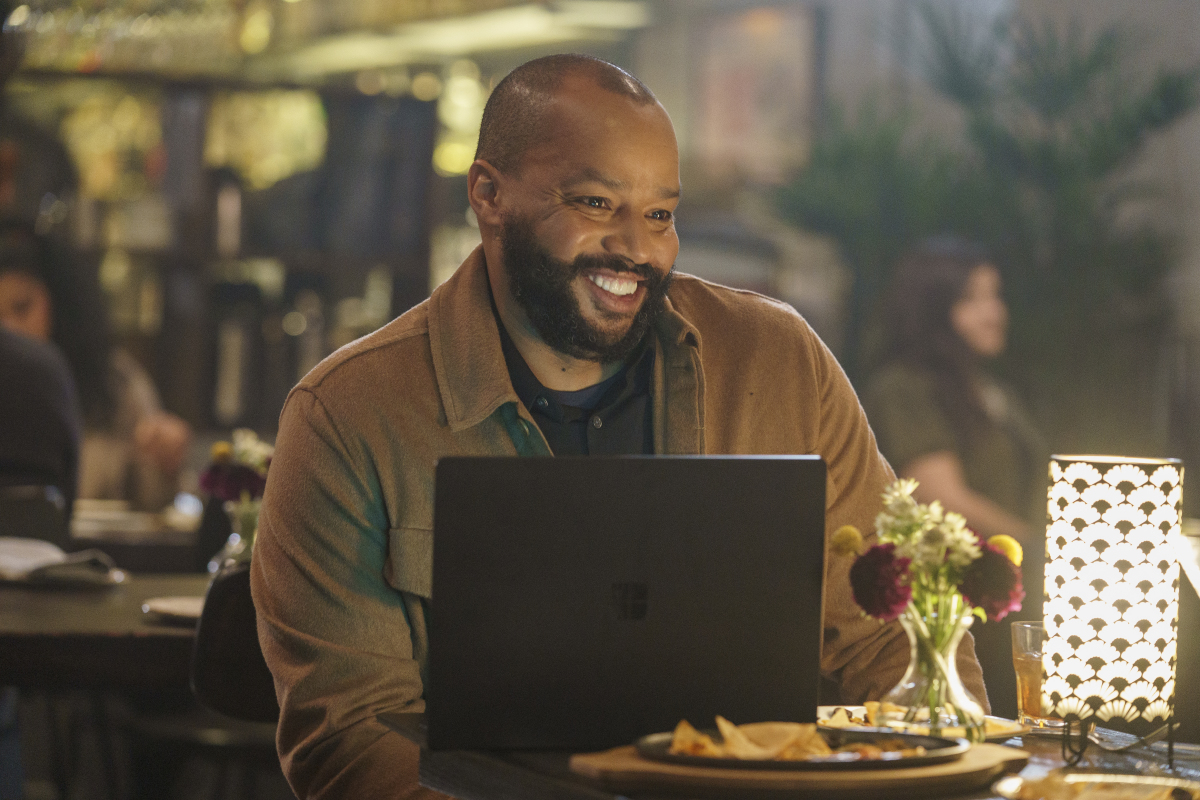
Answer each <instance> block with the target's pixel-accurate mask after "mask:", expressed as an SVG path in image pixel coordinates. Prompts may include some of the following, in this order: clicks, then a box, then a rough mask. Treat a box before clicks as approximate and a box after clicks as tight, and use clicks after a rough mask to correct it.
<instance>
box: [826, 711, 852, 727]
mask: <svg viewBox="0 0 1200 800" xmlns="http://www.w3.org/2000/svg"><path fill="white" fill-rule="evenodd" d="M821 724H822V725H824V726H825V727H827V728H849V727H851V726H853V725H856V724H857V723H856V722H855V721H854V720H852V719H850V712H849V711H847V710H846V709H844V708H835V709H834V710H833V713H832V714H831V715H830V716H829V719H826V720H824V721H822V723H821Z"/></svg>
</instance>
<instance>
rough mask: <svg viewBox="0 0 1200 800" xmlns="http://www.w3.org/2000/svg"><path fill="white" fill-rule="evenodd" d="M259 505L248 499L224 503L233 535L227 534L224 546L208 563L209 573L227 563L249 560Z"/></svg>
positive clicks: (252, 547) (256, 525)
mask: <svg viewBox="0 0 1200 800" xmlns="http://www.w3.org/2000/svg"><path fill="white" fill-rule="evenodd" d="M261 505H262V501H261V500H250V499H248V498H243V499H241V500H228V501H226V502H225V513H226V514H228V515H229V523H230V527H232V528H233V533H231V534H229V538H228V539H226V540H225V544H224V546H223V547H222V548H221V549H220V550H219V551H218V552H217V554H216V555H215V556H213V557H212V559H211V560H210V561H209V562H208V571H209V572H210V573H216V572H218V571H219V570H220V569H221V567H224V566H225V565H226V564H229V563H235V564H236V563H240V562H244V561H249V560H250V554H251V552H252V551H253V549H254V534H255V533H256V532H257V531H258V510H259V507H260V506H261Z"/></svg>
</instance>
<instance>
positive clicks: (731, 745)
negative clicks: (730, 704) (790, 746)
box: [717, 716, 787, 759]
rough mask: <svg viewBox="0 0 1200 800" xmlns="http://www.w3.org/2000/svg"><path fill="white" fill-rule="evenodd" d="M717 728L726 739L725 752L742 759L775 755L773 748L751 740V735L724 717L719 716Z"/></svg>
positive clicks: (765, 757) (772, 756) (764, 757)
mask: <svg viewBox="0 0 1200 800" xmlns="http://www.w3.org/2000/svg"><path fill="white" fill-rule="evenodd" d="M717 730H719V731H720V732H721V737H722V738H723V739H724V740H725V753H726V754H727V755H730V756H733V757H734V758H742V759H767V758H774V757H775V753H774V752H773V751H772V750H771V749H769V748H766V747H763V746H761V745H757V744H755V743H754V742H752V741H750V737H748V736H747V735H746V734H745V733H743V732H742V731H741V730H739V729H738V727H737V726H736V725H734V724H733V723H732V722H730V721H729V720H727V719H725V718H724V717H721V716H718V717H717ZM786 745H787V742H784V743H783V745H782V746H786Z"/></svg>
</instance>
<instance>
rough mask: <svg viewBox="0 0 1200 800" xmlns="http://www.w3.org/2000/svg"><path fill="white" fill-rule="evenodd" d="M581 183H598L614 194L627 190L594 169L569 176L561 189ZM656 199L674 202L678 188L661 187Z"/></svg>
mask: <svg viewBox="0 0 1200 800" xmlns="http://www.w3.org/2000/svg"><path fill="white" fill-rule="evenodd" d="M581 183H598V184H600V185H601V186H603V187H604V188H606V189H611V190H612V191H614V192H620V191H624V190H626V189H628V188H629V184H627V183H626V182H625V181H623V180H620V179H619V178H613V177H610V176H608V175H605V174H604V173H602V172H600V170H598V169H596V168H595V167H584V168H583V169H581V170H580V171H579V172H576V173H575V174H574V175H571V176H570V177H569V178H567V179H566V180H565V181H563V188H564V189H570V188H572V187H574V186H577V185H579V184H581ZM658 197H659V198H660V199H662V200H675V199H677V198H678V197H679V188H678V187H676V188H668V187H665V186H664V187H663V188H661V189H659V190H658Z"/></svg>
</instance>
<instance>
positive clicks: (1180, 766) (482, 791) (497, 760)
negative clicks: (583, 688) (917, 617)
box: [381, 714, 1200, 800]
mask: <svg viewBox="0 0 1200 800" xmlns="http://www.w3.org/2000/svg"><path fill="white" fill-rule="evenodd" d="M381 720H382V721H383V722H385V723H386V724H387V725H389V726H390V727H392V728H393V729H395V730H397V731H398V732H400V733H401V734H403V735H405V736H407V737H408V738H410V739H412V740H413V741H416V742H417V743H418V744H422V746H423V743H424V734H423V724H424V720H423V715H420V714H397V715H388V716H385V717H381ZM1114 736H1116V737H1119V736H1121V735H1120V734H1115V735H1114ZM1124 741H1126V740H1121V741H1120V743H1124ZM1007 744H1010V745H1012V746H1014V747H1019V748H1021V749H1023V750H1025V751H1027V752H1028V753H1029V754H1030V759H1029V763H1028V765H1027V766H1026V767H1025V768H1024V769H1023V770H1022V771H1021V775H1022V776H1023V777H1026V778H1030V779H1036V778H1040V777H1042V776H1044V775H1045V774H1046V773H1048V772H1050V771H1051V770H1053V769H1058V768H1060V767H1062V766H1063V760H1062V756H1061V745H1060V742H1059V740H1058V739H1057V738H1047V737H1024V738H1020V737H1018V738H1014V739H1011V740H1009V742H1007ZM1162 747H1163V746H1162V745H1161V744H1160V745H1155V746H1154V747H1139V748H1136V749H1134V750H1131V751H1128V752H1124V753H1112V752H1106V751H1105V750H1102V749H1101V748H1100V747H1098V746H1096V745H1091V746H1090V747H1089V748H1088V750H1087V753H1086V754H1085V756H1084V760H1083V762H1082V763H1081V764H1080V769H1095V770H1112V771H1121V772H1132V773H1138V774H1145V773H1149V772H1154V771H1156V770H1160V769H1161V770H1165V768H1166V755H1165V753H1164V752H1163V750H1162ZM569 758H570V754H569V753H563V752H511V753H494V752H478V751H438V752H431V751H428V750H425V749H422V751H421V784H422V785H423V786H427V787H429V788H431V789H436V790H438V791H440V792H445V793H446V794H449V795H451V796H453V797H458V798H463V800H485V798H486V799H487V800H493V799H495V800H509V799H511V800H517V799H518V798H520V800H655V798H657V797H662V795H648V794H642V793H622V794H618V793H614V792H612V791H608V790H605V789H603V788H601V787H598V786H596V785H594V784H589V782H588V781H587V780H585V779H584V778H581V777H580V776H578V775H575V774H574V773H572V772H571V771H570V769H569V768H568V766H567V762H568V759H569ZM1175 766H1176V769H1175V772H1174V773H1173V774H1174V775H1176V776H1177V777H1181V778H1187V779H1190V780H1198V781H1200V748H1197V747H1195V746H1194V745H1193V746H1189V745H1178V746H1177V747H1176V760H1175ZM735 796H736V797H741V796H742V795H741V794H740V793H738V794H737V795H732V794H731V795H729V800H733V798H734V797H735ZM922 796H927V793H922ZM943 796H947V797H951V798H954V799H955V800H999V798H998V796H997V795H996V794H995V793H993V792H991V791H990V790H988V789H984V790H981V791H974V792H969V793H960V794H951V795H943ZM722 797H724V796H722Z"/></svg>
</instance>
